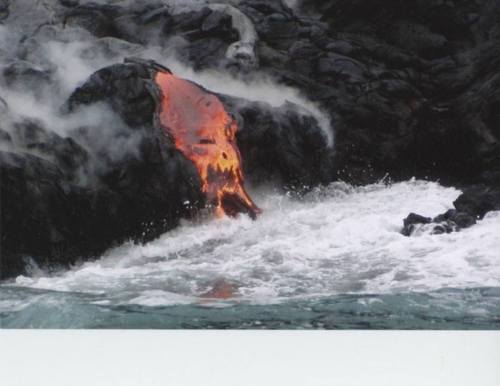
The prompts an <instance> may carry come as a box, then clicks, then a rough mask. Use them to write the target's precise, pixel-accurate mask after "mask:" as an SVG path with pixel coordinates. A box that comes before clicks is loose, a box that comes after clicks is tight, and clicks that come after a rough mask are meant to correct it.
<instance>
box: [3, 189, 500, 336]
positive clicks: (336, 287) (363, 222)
mask: <svg viewBox="0 0 500 386" xmlns="http://www.w3.org/2000/svg"><path fill="white" fill-rule="evenodd" d="M459 194H460V191H458V190H456V189H454V188H446V187H443V186H440V185H439V184H437V183H434V182H426V181H415V180H411V181H407V182H403V183H396V184H392V185H387V184H382V183H381V184H375V185H370V186H365V187H356V188H355V187H352V186H349V185H347V184H344V183H334V184H332V185H330V186H328V187H322V188H318V189H315V190H314V191H312V192H311V193H309V194H308V195H306V196H305V197H303V198H301V199H297V198H294V197H289V196H287V195H284V194H280V193H276V192H272V191H267V192H254V194H253V197H254V199H255V201H256V202H257V203H258V205H259V206H260V207H261V208H262V209H263V210H264V213H263V215H262V216H260V217H259V219H258V220H257V221H252V220H251V219H249V218H247V217H245V216H241V217H239V218H237V219H229V218H223V219H203V220H202V219H199V220H197V221H191V222H187V221H186V222H184V223H183V224H182V226H181V227H179V228H177V229H176V230H174V231H171V232H169V233H167V234H165V235H163V236H161V237H160V238H159V239H157V240H155V241H152V242H150V243H148V244H145V245H134V244H132V243H127V244H125V245H122V246H121V247H119V248H115V249H112V250H110V251H108V252H107V253H106V254H105V255H103V256H102V257H101V258H100V259H98V260H97V261H93V262H86V263H82V264H79V265H76V266H75V267H73V268H72V269H69V270H62V271H60V272H56V273H51V274H48V273H47V272H45V271H44V270H43V269H40V268H39V267H36V266H32V267H31V269H30V270H29V272H30V273H29V275H28V274H26V275H23V276H19V277H17V278H15V279H12V280H9V281H4V282H2V283H0V327H1V328H103V329H104V328H134V329H143V328H161V329H163V328H165V329H227V328H230V329H500V212H492V213H489V214H488V215H487V216H486V217H485V218H484V219H483V220H481V221H479V223H478V224H477V225H476V226H474V227H472V228H469V229H466V230H462V231H461V232H457V233H452V234H445V235H432V234H431V233H430V231H429V229H426V228H425V227H423V228H422V229H421V230H419V231H418V232H417V233H416V234H415V235H414V236H412V237H405V236H402V235H401V234H400V233H399V232H400V230H401V228H402V220H403V218H405V217H406V216H407V215H408V214H409V213H410V212H416V213H419V214H422V215H426V216H430V217H433V216H435V215H438V214H440V213H443V212H444V211H446V210H447V209H450V208H452V206H453V204H452V203H453V201H454V200H455V199H456V198H457V197H458V196H459Z"/></svg>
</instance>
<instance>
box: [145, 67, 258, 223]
mask: <svg viewBox="0 0 500 386" xmlns="http://www.w3.org/2000/svg"><path fill="white" fill-rule="evenodd" d="M155 81H156V83H157V84H158V86H159V87H160V90H161V92H162V101H161V111H160V115H159V116H160V122H161V125H162V126H163V128H164V129H165V130H166V131H167V133H168V134H169V135H170V136H171V137H172V138H173V140H174V141H175V146H176V147H177V148H178V149H179V150H180V151H181V152H182V153H183V154H184V155H185V156H186V157H187V158H188V159H189V160H191V161H192V162H193V163H194V164H195V166H196V168H197V170H198V173H199V175H200V178H201V181H202V189H203V192H204V193H205V195H206V196H207V200H208V203H210V204H211V205H213V206H214V207H215V213H216V215H217V217H221V216H223V215H224V214H226V215H228V216H235V215H236V214H238V213H242V212H243V213H248V214H249V215H250V217H252V218H255V217H256V216H257V214H259V213H260V212H261V210H260V209H259V208H258V207H257V206H256V205H255V203H254V202H253V201H252V199H251V198H250V196H249V195H248V193H247V192H246V191H245V188H244V186H243V184H244V178H243V172H242V169H241V155H240V152H239V150H238V147H237V144H236V132H237V131H238V125H237V123H236V121H235V120H234V119H233V118H232V117H231V116H230V115H229V114H228V113H227V112H226V110H225V109H224V106H223V104H222V102H221V101H220V100H219V98H217V96H216V95H214V94H211V93H209V92H207V91H205V90H203V89H202V88H201V87H199V86H197V85H196V84H194V83H192V82H190V81H187V80H184V79H180V78H178V77H176V76H175V75H173V74H172V73H170V72H166V71H165V72H158V73H157V75H156V77H155Z"/></svg>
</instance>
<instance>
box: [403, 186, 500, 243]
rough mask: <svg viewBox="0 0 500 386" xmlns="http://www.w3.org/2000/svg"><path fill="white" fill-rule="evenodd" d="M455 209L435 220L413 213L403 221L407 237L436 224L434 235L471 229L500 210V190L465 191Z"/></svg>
mask: <svg viewBox="0 0 500 386" xmlns="http://www.w3.org/2000/svg"><path fill="white" fill-rule="evenodd" d="M453 205H454V206H455V209H450V210H448V211H447V212H446V213H443V214H440V215H439V216H436V217H435V218H434V219H432V220H431V219H430V218H428V217H423V216H420V215H417V214H415V213H411V214H410V215H409V216H408V217H407V218H406V219H405V220H403V230H402V231H401V233H402V234H403V235H405V236H411V235H412V234H413V233H414V232H415V230H416V229H418V226H419V225H426V224H435V225H434V227H433V228H432V233H434V234H441V233H450V232H455V231H460V230H461V229H466V228H470V227H471V226H473V225H475V224H476V223H477V221H478V220H482V219H483V218H484V216H485V215H486V214H487V213H488V212H491V211H496V210H500V188H490V187H484V186H475V187H471V188H468V189H466V190H465V192H464V193H463V194H461V195H460V196H459V197H458V198H457V199H456V200H455V202H454V203H453Z"/></svg>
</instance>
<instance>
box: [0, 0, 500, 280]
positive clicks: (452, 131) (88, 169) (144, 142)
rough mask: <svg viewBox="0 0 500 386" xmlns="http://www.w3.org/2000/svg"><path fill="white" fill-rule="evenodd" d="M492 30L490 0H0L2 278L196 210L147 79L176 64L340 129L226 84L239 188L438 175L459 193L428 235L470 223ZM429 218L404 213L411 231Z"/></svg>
mask: <svg viewBox="0 0 500 386" xmlns="http://www.w3.org/2000/svg"><path fill="white" fill-rule="evenodd" d="M292 3H293V4H292ZM292 5H293V6H292ZM499 25H500V3H499V2H498V1H497V0H464V1H442V0H418V1H411V2H402V1H400V0H354V1H353V0H349V1H347V0H330V1H322V2H319V1H310V0H302V1H293V2H292V1H281V0H266V1H263V0H239V1H227V2H222V3H221V2H216V1H208V0H207V1H193V2H188V3H185V2H179V1H167V0H165V1H159V0H158V1H141V0H137V1H119V0H116V1H111V0H109V1H106V0H100V1H98V2H93V1H85V0H60V1H57V0H43V1H38V2H36V6H33V1H31V0H15V1H12V0H0V86H1V88H0V172H1V200H2V201H1V209H2V215H1V229H2V235H1V237H2V239H1V242H2V245H1V252H2V256H1V259H0V261H1V266H0V277H8V276H13V275H16V274H18V273H19V272H22V270H23V267H24V266H25V262H24V260H25V258H28V257H29V258H33V259H35V260H36V261H37V262H40V263H44V264H46V265H49V266H50V265H57V264H70V263H72V262H74V261H76V260H77V259H80V258H82V259H86V258H89V257H93V256H97V255H99V254H100V253H102V251H103V250H105V249H106V248H109V247H110V246H112V245H115V244H116V243H120V242H122V241H123V240H128V239H132V240H137V241H144V240H148V239H150V238H153V237H155V236H157V235H158V234H160V233H162V232H164V231H165V230H168V229H171V228H172V227H174V226H175V225H176V224H177V223H178V221H179V220H180V219H181V218H183V217H188V218H189V217H192V216H195V215H197V214H198V213H200V210H202V208H204V206H205V202H204V199H205V197H204V195H203V194H202V187H201V184H200V181H199V176H198V174H197V173H196V171H195V169H194V166H193V164H192V163H191V162H189V160H187V159H186V158H185V157H184V156H183V155H182V154H180V153H179V151H178V150H177V149H176V148H174V147H173V146H172V143H171V142H169V141H168V139H167V138H165V136H163V135H162V133H161V130H160V129H159V127H158V124H157V122H156V121H155V116H156V114H155V112H156V111H157V108H158V90H157V88H156V87H155V84H154V83H153V82H152V77H153V74H154V73H155V72H156V71H158V70H159V68H161V66H162V65H163V66H169V65H170V64H169V61H172V62H173V61H174V59H175V62H176V65H178V66H180V67H179V68H185V69H190V70H192V71H196V72H198V71H201V72H202V73H203V74H213V73H216V74H224V75H227V79H237V80H238V81H239V82H241V83H240V84H246V85H250V84H254V83H256V82H257V83H259V82H261V83H262V81H263V80H265V81H266V82H267V83H268V85H271V87H270V88H268V89H269V90H270V91H269V92H271V91H273V90H274V92H275V93H278V94H279V93H280V92H281V89H277V85H279V86H280V87H281V86H286V87H288V88H290V87H291V88H293V89H294V90H297V92H298V93H299V94H300V96H301V97H303V98H306V99H307V100H308V101H310V102H312V103H314V104H315V106H316V107H317V108H318V109H319V111H321V112H322V113H323V115H324V116H325V117H326V121H330V122H331V123H332V127H331V128H328V127H326V129H325V125H320V124H319V121H318V116H317V114H312V113H310V111H307V110H306V111H304V109H303V107H304V106H300V107H299V106H298V105H294V104H291V103H284V104H282V105H281V106H280V107H276V106H271V105H269V104H267V103H264V102H262V101H255V99H256V98H253V100H252V101H249V100H244V99H242V98H237V97H233V96H226V95H217V97H218V98H219V99H220V100H221V101H222V102H223V104H224V106H225V108H226V109H227V110H228V111H229V112H230V113H231V115H232V116H233V117H234V119H235V120H236V121H237V122H238V126H239V130H238V133H237V143H238V147H239V150H240V152H241V154H242V160H243V170H244V173H245V176H246V178H247V183H249V184H255V185H258V184H260V183H263V182H265V181H273V182H274V184H275V186H277V187H279V188H282V189H288V190H301V189H307V188H308V187H311V186H314V185H317V184H321V183H328V182H331V181H335V180H339V179H340V180H343V181H346V182H349V183H352V184H357V185H359V184H367V183H372V182H375V181H378V180H380V178H382V177H383V176H385V175H389V176H390V178H391V179H392V180H396V181H398V180H406V179H409V178H411V177H416V178H427V179H431V180H439V181H440V182H441V183H443V184H446V185H454V186H460V187H463V190H464V196H462V197H463V198H462V200H460V199H459V200H458V201H457V203H455V206H456V211H451V212H448V213H446V214H443V215H441V216H438V217H437V218H436V219H434V222H435V223H436V224H435V225H431V226H433V227H434V228H435V232H436V233H439V232H447V231H449V230H452V229H457V228H463V227H466V226H468V225H471V224H473V223H474V222H475V221H476V219H477V218H478V217H479V218H481V216H484V213H483V212H484V210H485V209H484V208H486V210H493V209H498V206H497V203H498V190H495V189H496V187H498V186H500V129H499V128H500V87H499V85H500V70H499V69H500V28H499ZM125 57H141V58H142V59H141V60H132V61H130V60H129V61H128V62H126V63H123V58H125ZM149 59H154V60H156V62H152V61H150V60H149ZM158 63H159V64H158ZM96 71H97V72H96ZM94 72H95V74H94V75H92V76H91V77H90V78H88V76H90V75H91V74H92V73H94ZM82 73H84V74H85V75H84V76H83V77H82V76H81V74H82ZM85 78H88V79H87V81H85V82H83V83H82V80H83V79H85ZM75 80H77V82H75ZM275 86H276V87H275ZM75 88H76V90H75ZM243 94H245V93H243ZM19 95H21V96H22V98H21V99H20V98H19ZM214 95H215V94H214ZM248 99H252V98H248ZM257 99H258V98H257ZM20 100H21V102H19V101H20ZM49 100H50V101H51V102H53V104H56V105H57V107H59V106H60V105H64V107H63V108H62V111H60V112H58V113H57V114H55V115H56V117H55V118H54V116H53V115H52V118H51V119H47V113H46V111H45V110H44V109H39V106H38V105H37V103H39V102H40V101H49ZM65 101H66V102H65ZM28 113H29V114H28ZM320 126H321V127H320ZM325 130H327V131H329V132H327V133H325ZM325 134H326V137H332V136H333V135H334V138H335V142H334V146H332V147H329V146H328V145H327V143H326V140H325ZM471 187H476V188H471ZM471 192H472V193H471ZM474 192H475V193H474ZM462 201H464V202H475V203H482V204H481V205H479V204H478V206H477V207H474V206H473V205H469V206H467V205H465V206H464V205H462V204H461V202H462ZM486 203H488V204H486ZM483 204H484V205H483ZM478 208H479V209H478ZM432 222H433V219H426V218H420V217H417V216H410V218H409V219H407V221H406V222H405V230H404V233H405V234H411V233H412V232H413V229H414V227H415V225H416V224H419V223H420V224H422V223H432ZM438 223H439V225H438Z"/></svg>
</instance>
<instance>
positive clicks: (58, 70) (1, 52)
mask: <svg viewBox="0 0 500 386" xmlns="http://www.w3.org/2000/svg"><path fill="white" fill-rule="evenodd" d="M14 3H15V4H16V7H17V12H14V13H13V15H11V16H10V18H12V20H9V19H8V20H7V22H6V24H5V25H0V86H1V88H0V98H1V100H4V101H5V103H6V104H7V105H8V112H7V113H5V112H3V113H2V110H5V108H4V107H3V106H4V103H3V102H0V107H2V109H0V116H2V128H3V129H5V130H7V131H10V132H11V133H12V132H13V131H14V130H15V129H14V125H13V123H14V122H18V121H19V120H21V119H23V117H29V118H32V119H36V120H38V121H40V122H41V123H42V124H43V126H44V127H45V128H46V129H48V130H50V131H53V132H54V133H56V134H58V135H59V136H61V137H74V133H75V132H77V131H78V128H80V127H89V126H90V127H96V128H99V130H98V131H99V136H95V138H94V137H93V136H90V139H89V142H87V143H85V144H82V145H83V146H85V147H87V148H90V147H95V148H94V149H92V150H93V151H100V150H101V149H108V151H109V158H110V159H111V160H112V161H118V160H119V159H120V157H127V156H133V157H138V156H139V155H138V151H137V149H138V145H139V143H140V139H141V138H140V137H138V134H137V133H135V134H133V135H132V134H131V133H128V134H127V133H126V125H125V124H123V123H122V122H121V121H120V119H119V118H118V117H117V116H116V115H115V114H114V113H113V112H112V111H111V110H110V109H109V108H108V107H106V106H104V105H95V106H92V107H90V108H86V109H82V110H81V111H79V112H78V113H76V114H72V115H70V116H64V115H62V114H61V106H62V105H63V104H64V103H65V101H66V100H67V98H68V97H69V95H70V94H71V92H72V91H73V90H74V89H75V88H76V87H78V86H79V85H81V84H82V83H83V82H84V81H85V80H86V79H87V78H88V77H89V76H90V75H91V74H92V73H94V72H95V71H97V70H99V69H100V68H102V67H105V66H108V65H111V64H113V63H117V62H122V61H123V59H124V58H126V57H130V56H135V57H139V58H143V59H153V60H155V61H157V62H159V63H161V64H163V65H165V66H167V67H169V68H170V69H171V70H172V71H173V72H174V73H175V74H176V75H178V76H179V77H182V78H185V79H188V80H191V81H193V82H196V83H198V84H200V85H202V86H203V87H205V88H207V89H208V90H211V91H214V92H217V93H223V94H227V95H231V96H236V97H240V98H244V99H248V100H252V101H261V102H262V101H263V102H267V103H269V104H270V105H272V106H275V107H278V106H281V105H283V104H284V103H286V102H292V103H294V104H296V105H299V106H301V107H302V108H303V109H304V110H305V111H307V112H309V113H310V114H312V115H313V116H314V117H315V118H316V119H317V121H318V122H319V124H320V126H321V128H322V129H323V132H324V134H325V138H327V140H328V143H329V144H330V145H333V135H332V130H331V123H330V121H329V118H328V116H327V115H326V114H324V113H323V112H322V111H321V110H320V108H319V107H318V106H316V105H314V104H313V103H312V102H311V101H309V100H307V98H305V97H304V96H302V95H301V94H300V92H299V91H298V90H296V89H294V88H291V87H288V86H285V85H280V84H278V83H277V82H276V81H275V80H274V79H272V78H271V77H270V76H269V75H267V74H265V73H263V72H261V71H258V70H254V71H253V72H252V73H251V74H247V75H242V76H236V75H234V74H232V73H231V72H229V71H221V70H205V71H195V70H194V69H192V68H190V67H188V66H186V64H185V63H183V62H182V61H181V60H180V59H179V57H178V56H177V55H176V50H177V48H178V47H177V44H178V42H176V41H175V39H171V40H165V41H164V42H161V41H158V40H156V39H152V40H151V42H150V43H149V44H148V45H146V46H140V45H137V44H133V43H129V42H127V41H124V40H120V39H117V38H112V37H106V38H100V39H99V38H96V37H94V36H93V35H91V34H90V33H89V32H88V31H86V30H83V29H82V28H80V27H76V26H65V27H64V28H63V26H62V25H58V24H57V23H56V22H54V14H55V7H56V5H55V4H56V3H54V2H53V1H52V2H51V1H44V2H37V4H36V5H35V8H36V10H35V11H36V12H38V11H40V15H39V18H40V19H44V18H45V21H47V20H48V21H49V23H46V24H44V23H40V24H38V27H39V28H33V27H32V28H31V29H30V31H29V33H31V31H32V30H33V33H32V34H26V31H24V30H23V28H22V26H24V25H25V24H26V22H27V21H26V20H25V21H22V20H21V17H20V14H22V12H24V11H23V10H24V9H25V8H26V7H28V6H29V5H30V4H31V2H26V1H23V0H20V1H19V2H17V1H16V2H14ZM99 3H103V4H104V3H107V4H109V3H110V2H109V1H105V0H100V1H99ZM125 3H126V2H125ZM138 3H139V2H137V1H136V2H134V4H135V5H136V6H137V4H138ZM145 3H146V2H144V4H145ZM163 3H164V4H166V6H167V7H168V8H169V9H170V10H175V11H176V12H180V11H182V10H189V9H192V8H195V9H196V8H199V7H200V6H201V5H206V4H207V2H205V1H189V2H186V1H166V2H165V1H164V2H163ZM209 3H210V5H209V7H210V8H212V9H214V10H219V11H222V12H226V13H228V14H230V15H231V17H232V20H233V24H234V27H235V28H236V29H237V31H238V32H239V35H240V40H239V41H238V42H236V43H234V44H233V45H230V46H229V47H228V51H227V54H228V56H229V57H239V58H240V59H241V58H242V57H243V58H244V60H247V61H249V62H250V63H254V64H255V65H257V59H256V58H255V56H253V57H251V56H248V55H247V56H246V57H245V55H240V54H241V53H245V52H246V53H247V54H249V55H250V54H255V52H254V45H255V43H256V41H257V34H256V32H255V29H254V27H253V25H252V23H251V21H250V20H249V19H248V17H246V16H245V15H244V14H243V13H241V12H240V11H239V10H238V9H237V8H235V7H233V6H231V5H227V4H219V3H214V2H209ZM232 3H233V4H237V3H238V2H237V1H235V2H232ZM287 3H290V1H288V2H287ZM293 3H296V2H293ZM118 4H120V5H122V4H124V2H119V3H118ZM292 5H293V4H292ZM11 11H12V10H11ZM14 11H15V9H14ZM31 13H33V10H32V11H31ZM31 13H30V14H31ZM11 14H12V12H11ZM38 21H39V20H37V22H38ZM20 60H23V61H24V62H25V63H27V65H31V66H32V67H33V69H35V70H36V71H38V73H40V74H42V73H43V74H47V76H48V77H50V82H39V80H40V79H38V78H37V77H36V76H35V77H34V79H32V78H30V77H24V74H20V78H19V79H20V80H19V81H18V82H17V83H16V85H15V87H14V86H10V85H7V83H6V78H5V77H3V76H2V75H1V74H2V73H3V71H4V70H5V69H6V68H7V67H8V66H9V65H11V64H12V63H19V61H20ZM252 61H254V62H252ZM124 133H125V134H126V135H125V134H124ZM75 138H76V137H75ZM76 140H77V141H78V138H76ZM12 151H20V150H16V149H12ZM22 151H26V149H22ZM106 167H107V166H106V165H96V166H95V169H96V170H101V171H102V170H105V168H106Z"/></svg>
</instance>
